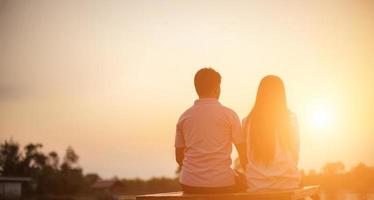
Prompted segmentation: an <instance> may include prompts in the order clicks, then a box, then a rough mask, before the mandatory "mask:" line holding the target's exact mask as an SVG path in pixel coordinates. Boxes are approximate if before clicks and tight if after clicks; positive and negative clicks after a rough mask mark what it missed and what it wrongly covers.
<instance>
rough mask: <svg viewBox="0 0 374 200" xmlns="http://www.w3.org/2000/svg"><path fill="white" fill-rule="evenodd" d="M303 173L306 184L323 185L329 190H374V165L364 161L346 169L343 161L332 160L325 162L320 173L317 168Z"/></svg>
mask: <svg viewBox="0 0 374 200" xmlns="http://www.w3.org/2000/svg"><path fill="white" fill-rule="evenodd" d="M301 173H302V175H303V176H302V181H303V184H304V185H321V187H322V189H324V190H328V191H347V192H359V193H368V192H374V167H370V166H367V165H365V164H364V163H359V164H358V165H356V166H354V167H352V168H351V169H350V170H349V171H346V170H345V166H344V164H343V163H342V162H332V163H327V164H325V165H324V167H323V168H322V170H321V172H319V173H317V172H316V171H315V170H310V171H309V172H308V174H305V172H304V171H301Z"/></svg>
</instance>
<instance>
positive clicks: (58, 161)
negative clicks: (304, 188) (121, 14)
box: [0, 140, 374, 196]
mask: <svg viewBox="0 0 374 200" xmlns="http://www.w3.org/2000/svg"><path fill="white" fill-rule="evenodd" d="M42 147H43V145H42V144H39V143H30V144H27V145H25V146H24V147H23V148H21V146H20V145H19V143H17V142H15V141H13V140H6V141H4V142H2V143H0V175H1V176H9V177H31V178H32V179H33V181H34V184H30V185H31V186H29V187H26V188H25V190H24V191H25V192H26V194H28V195H57V196H58V195H64V196H66V195H70V196H75V195H97V193H96V191H94V189H93V188H92V185H93V184H94V183H96V182H97V181H100V180H102V179H101V177H100V176H99V175H98V174H95V173H91V174H84V173H83V169H82V168H81V167H80V166H79V165H78V161H79V156H78V155H77V153H76V152H75V151H74V149H73V148H72V147H68V148H67V149H66V152H65V155H64V156H63V157H62V158H60V156H59V155H58V154H57V153H56V152H55V151H51V152H49V153H47V154H46V153H43V152H42ZM178 172H179V170H177V171H176V174H178ZM301 174H302V175H303V176H302V182H303V184H304V185H321V186H322V189H324V190H339V191H340V190H345V191H355V192H374V167H370V166H366V165H365V164H363V163H360V164H358V165H357V166H355V167H353V168H351V169H350V170H349V171H346V169H345V166H344V164H343V163H341V162H335V163H327V164H325V165H324V167H323V168H322V170H320V172H317V171H315V170H310V171H309V172H308V173H306V172H304V171H301ZM118 180H119V181H120V183H121V188H120V192H121V193H122V194H129V195H131V194H146V193H158V192H172V191H178V190H180V186H179V182H178V178H177V177H175V178H166V177H162V178H152V179H149V180H143V179H118Z"/></svg>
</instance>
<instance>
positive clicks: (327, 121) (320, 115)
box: [311, 106, 332, 128]
mask: <svg viewBox="0 0 374 200" xmlns="http://www.w3.org/2000/svg"><path fill="white" fill-rule="evenodd" d="M311 117H312V123H313V125H314V126H315V127H316V128H327V127H328V126H330V125H331V123H332V113H331V110H330V109H329V108H326V107H323V106H321V107H317V108H315V110H313V111H312V116H311Z"/></svg>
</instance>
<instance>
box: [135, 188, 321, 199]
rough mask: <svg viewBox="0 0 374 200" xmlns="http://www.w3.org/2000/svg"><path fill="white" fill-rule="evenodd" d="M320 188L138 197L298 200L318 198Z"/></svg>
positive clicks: (178, 193)
mask: <svg viewBox="0 0 374 200" xmlns="http://www.w3.org/2000/svg"><path fill="white" fill-rule="evenodd" d="M318 193H319V186H308V187H304V188H300V189H296V190H284V191H262V192H243V193H228V194H183V192H171V193H160V194H149V195H141V196H137V197H136V199H137V200H181V199H183V200H297V199H304V198H305V197H308V196H316V195H318Z"/></svg>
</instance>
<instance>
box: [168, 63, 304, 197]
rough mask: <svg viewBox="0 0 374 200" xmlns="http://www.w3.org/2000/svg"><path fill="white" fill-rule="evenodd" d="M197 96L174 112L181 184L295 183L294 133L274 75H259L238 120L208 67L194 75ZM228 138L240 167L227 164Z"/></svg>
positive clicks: (199, 189)
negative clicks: (252, 96) (252, 101)
mask: <svg viewBox="0 0 374 200" xmlns="http://www.w3.org/2000/svg"><path fill="white" fill-rule="evenodd" d="M194 83H195V89H196V92H197V94H198V96H199V99H198V100H196V101H195V103H194V104H193V106H192V107H190V108H189V109H187V110H186V111H185V112H184V113H183V114H182V115H181V117H180V118H179V121H178V123H177V128H176V137H175V154H176V161H177V163H178V164H179V166H180V167H181V173H180V184H181V186H182V189H183V191H184V192H185V193H233V192H243V191H264V190H265V191H268V190H287V189H295V188H298V187H299V186H300V174H299V171H298V169H297V163H298V160H299V136H298V127H297V121H296V117H295V115H294V114H293V113H292V112H291V111H290V110H288V107H287V103H286V94H285V88H284V85H283V82H282V80H281V79H280V78H279V77H277V76H272V75H270V76H266V77H265V78H263V79H262V81H261V83H260V86H259V88H258V91H257V97H256V102H255V105H254V107H253V108H252V111H251V112H250V113H249V114H248V116H246V117H245V118H244V119H243V120H242V123H240V120H239V118H238V115H237V114H236V113H235V112H234V111H233V110H231V109H229V108H227V107H225V106H223V105H222V104H220V103H219V101H218V99H219V96H220V84H221V76H220V74H219V73H218V72H216V71H215V70H213V69H211V68H203V69H201V70H199V71H198V72H197V73H196V75H195V79H194ZM232 144H234V145H235V147H236V150H237V151H238V155H239V160H240V164H241V166H242V167H243V169H244V170H243V171H244V173H240V172H238V171H235V170H233V169H232V168H231V164H232V160H231V151H232Z"/></svg>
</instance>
